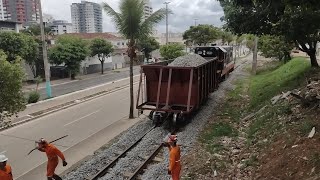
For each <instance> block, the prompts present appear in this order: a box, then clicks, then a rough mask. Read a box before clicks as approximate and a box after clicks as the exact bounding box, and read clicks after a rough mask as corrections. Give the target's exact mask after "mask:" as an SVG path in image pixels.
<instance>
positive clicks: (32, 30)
mask: <svg viewBox="0 0 320 180" xmlns="http://www.w3.org/2000/svg"><path fill="white" fill-rule="evenodd" d="M21 33H24V34H28V35H31V36H40V35H41V29H40V25H39V24H33V25H31V26H30V27H28V28H27V29H24V30H22V31H21ZM44 33H45V34H51V33H52V31H51V28H50V27H44Z"/></svg>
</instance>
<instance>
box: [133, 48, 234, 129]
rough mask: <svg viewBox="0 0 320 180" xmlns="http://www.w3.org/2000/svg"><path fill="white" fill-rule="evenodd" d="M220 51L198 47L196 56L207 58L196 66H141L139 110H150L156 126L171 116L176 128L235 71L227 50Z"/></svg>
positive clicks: (158, 64) (162, 64) (165, 63)
mask: <svg viewBox="0 0 320 180" xmlns="http://www.w3.org/2000/svg"><path fill="white" fill-rule="evenodd" d="M203 48H205V49H203ZM220 48H221V47H220ZM220 48H219V47H202V48H196V53H197V54H199V55H201V56H202V57H204V58H206V59H207V62H205V63H203V64H201V65H199V66H196V67H177V66H168V64H169V63H170V61H167V62H160V63H155V64H149V65H143V66H141V74H140V82H139V89H138V97H137V102H136V104H137V109H139V110H141V111H143V110H151V113H150V118H151V119H152V120H153V121H154V123H155V124H159V123H161V122H162V121H163V119H164V118H167V117H172V121H173V123H174V125H175V123H176V122H177V120H185V118H186V117H187V116H188V115H189V114H191V113H192V112H194V111H196V110H197V109H199V107H200V106H201V105H202V104H203V103H204V102H205V101H206V100H207V98H208V96H209V94H210V93H212V92H213V91H214V90H215V89H217V88H218V84H219V82H220V81H221V80H222V78H223V77H226V75H227V74H228V73H229V72H231V70H232V69H233V68H234V62H232V63H226V52H227V51H226V52H224V51H225V49H223V50H224V51H220V50H221V49H220ZM226 70H227V71H226Z"/></svg>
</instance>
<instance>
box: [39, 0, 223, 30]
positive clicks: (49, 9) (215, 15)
mask: <svg viewBox="0 0 320 180" xmlns="http://www.w3.org/2000/svg"><path fill="white" fill-rule="evenodd" d="M87 1H90V2H96V3H103V2H106V3H109V5H110V6H111V7H113V8H114V9H115V10H116V11H117V10H118V3H119V1H120V0H87ZM166 1H168V0H150V2H151V6H152V8H153V10H154V11H156V10H158V9H160V8H165V4H163V3H164V2H166ZM79 2H81V0H42V6H43V12H44V13H46V14H50V15H52V16H53V17H54V19H56V20H67V21H69V22H71V10H70V5H71V4H72V3H79ZM169 2H170V4H169V5H168V8H169V9H171V11H172V12H173V14H171V15H169V21H168V22H169V32H184V31H185V30H187V29H188V28H189V27H190V26H192V25H194V24H195V19H197V20H196V23H197V24H212V25H214V26H218V27H220V26H221V25H222V22H221V21H220V18H221V17H222V16H223V10H222V8H221V6H220V4H219V2H218V1H217V0H169ZM165 27H166V25H165V20H163V21H162V22H161V23H159V24H158V25H157V27H156V29H157V30H158V32H165ZM103 31H104V32H116V28H115V27H114V25H113V22H112V21H111V19H110V18H109V17H108V16H107V15H106V14H105V13H104V12H103Z"/></svg>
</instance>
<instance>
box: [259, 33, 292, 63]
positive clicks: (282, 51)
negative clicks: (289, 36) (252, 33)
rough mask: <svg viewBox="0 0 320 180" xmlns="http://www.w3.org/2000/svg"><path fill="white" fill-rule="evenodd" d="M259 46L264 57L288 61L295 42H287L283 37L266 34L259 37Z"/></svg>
mask: <svg viewBox="0 0 320 180" xmlns="http://www.w3.org/2000/svg"><path fill="white" fill-rule="evenodd" d="M258 47H259V51H261V52H262V55H263V56H264V57H267V58H277V59H278V60H280V61H282V60H283V61H284V62H287V61H289V60H290V59H291V56H290V53H291V50H292V49H293V48H294V43H290V42H286V40H285V39H283V37H279V36H270V35H264V36H261V37H260V38H259V45H258Z"/></svg>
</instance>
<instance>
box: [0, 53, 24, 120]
mask: <svg viewBox="0 0 320 180" xmlns="http://www.w3.org/2000/svg"><path fill="white" fill-rule="evenodd" d="M23 79H24V72H23V70H22V68H21V66H20V60H19V59H16V60H15V61H13V62H12V63H10V62H8V61H7V56H6V54H5V53H4V52H3V51H0V87H1V89H0V126H1V125H3V121H4V119H5V118H6V117H10V116H12V115H13V114H15V113H17V112H19V111H21V110H23V109H24V107H25V98H24V96H23V92H22V81H23Z"/></svg>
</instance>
